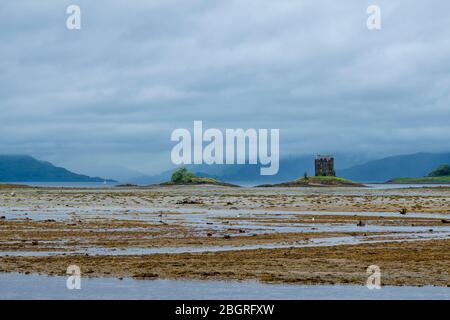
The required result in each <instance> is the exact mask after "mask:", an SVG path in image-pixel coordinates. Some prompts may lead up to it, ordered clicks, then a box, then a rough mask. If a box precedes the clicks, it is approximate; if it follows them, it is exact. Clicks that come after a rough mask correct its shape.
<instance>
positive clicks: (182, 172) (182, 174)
mask: <svg viewBox="0 0 450 320" xmlns="http://www.w3.org/2000/svg"><path fill="white" fill-rule="evenodd" d="M193 178H195V175H194V174H193V173H192V172H190V171H189V170H188V169H186V168H180V169H177V170H176V171H175V172H174V173H173V174H172V178H171V179H170V181H172V182H173V183H189V182H192V179H193Z"/></svg>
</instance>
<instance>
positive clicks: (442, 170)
mask: <svg viewBox="0 0 450 320" xmlns="http://www.w3.org/2000/svg"><path fill="white" fill-rule="evenodd" d="M428 176H429V177H446V176H450V166H449V165H448V164H443V165H441V166H439V167H437V168H436V169H434V170H433V171H431V173H430V174H429V175H428Z"/></svg>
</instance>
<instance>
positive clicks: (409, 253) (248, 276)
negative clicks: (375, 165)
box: [0, 186, 450, 286]
mask: <svg viewBox="0 0 450 320" xmlns="http://www.w3.org/2000/svg"><path fill="white" fill-rule="evenodd" d="M403 208H404V209H406V212H407V214H406V215H401V214H400V213H399V211H400V209H403ZM1 217H3V218H2V219H0V272H21V273H41V274H50V275H64V274H65V272H66V269H67V267H68V266H69V265H71V264H77V265H79V266H80V267H81V269H82V273H83V275H87V276H114V277H134V278H139V279H156V278H162V279H210V280H257V281H262V282H271V283H272V282H274V283H296V284H349V283H351V284H359V285H363V284H365V281H366V279H367V274H366V269H367V267H368V266H369V265H372V264H375V265H378V266H380V268H381V270H382V281H383V284H386V285H413V286H423V285H438V286H448V285H450V278H449V271H450V256H449V254H450V253H449V252H450V250H449V249H450V224H448V220H449V219H450V188H446V187H439V188H421V189H389V190H379V189H369V188H294V189H292V188H268V189H256V188H224V187H207V186H191V187H171V188H168V187H158V188H114V189H80V188H78V189H77V188H70V189H61V188H30V189H27V188H14V187H2V188H0V218H1ZM208 251H209V252H208ZM165 252H166V253H165ZM180 252H187V253H180ZM7 255H11V256H7ZM12 255H14V256H12ZM39 255H43V256H39Z"/></svg>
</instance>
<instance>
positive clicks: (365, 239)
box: [0, 232, 450, 257]
mask: <svg viewBox="0 0 450 320" xmlns="http://www.w3.org/2000/svg"><path fill="white" fill-rule="evenodd" d="M449 237H450V233H447V232H436V233H416V234H410V233H398V234H387V235H371V236H358V237H351V236H345V237H328V238H312V239H309V240H308V241H305V240H302V241H297V242H295V243H292V242H291V243H285V242H284V243H271V244H255V245H240V246H227V245H225V246H181V247H152V248H141V247H129V248H109V247H86V248H80V249H77V250H67V251H54V250H51V251H0V257H3V256H14V257H42V256H54V255H63V254H64V255H77V254H80V255H83V254H88V255H91V256H105V255H111V256H126V255H147V254H176V253H204V252H224V251H235V250H257V249H283V248H284V249H286V248H307V247H323V246H338V245H352V244H361V243H388V242H408V241H417V240H422V241H425V240H439V239H447V238H449ZM399 238H400V239H399Z"/></svg>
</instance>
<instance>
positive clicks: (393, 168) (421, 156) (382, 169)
mask: <svg viewBox="0 0 450 320" xmlns="http://www.w3.org/2000/svg"><path fill="white" fill-rule="evenodd" d="M445 163H450V153H415V154H408V155H400V156H392V157H387V158H383V159H379V160H374V161H369V162H367V163H364V164H361V165H357V166H354V167H351V168H349V169H344V170H337V174H338V176H340V177H343V178H347V179H351V180H354V181H362V182H385V181H388V180H391V179H394V178H406V177H409V178H417V177H423V176H425V175H427V174H428V173H429V172H430V171H431V170H433V169H434V168H436V167H438V166H439V165H442V164H445Z"/></svg>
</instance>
